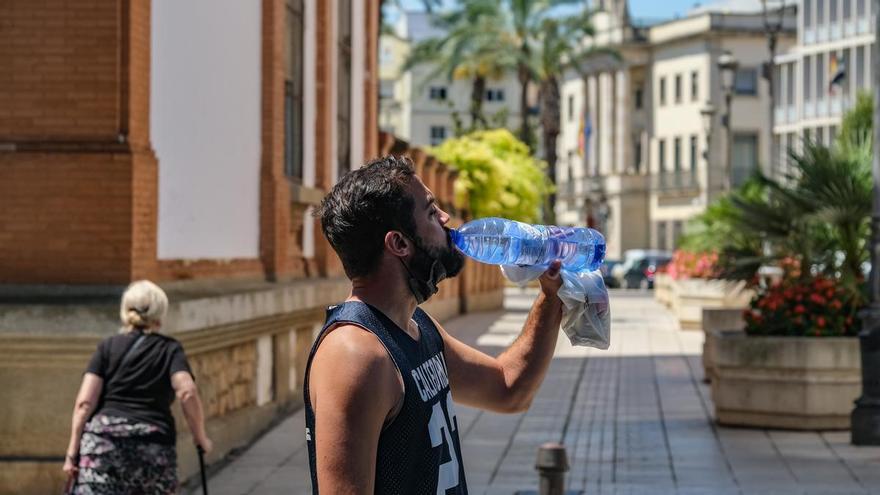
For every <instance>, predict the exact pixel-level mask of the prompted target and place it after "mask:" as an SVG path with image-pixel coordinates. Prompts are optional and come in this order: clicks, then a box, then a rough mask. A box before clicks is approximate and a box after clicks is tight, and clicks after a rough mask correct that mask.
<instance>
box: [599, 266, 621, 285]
mask: <svg viewBox="0 0 880 495" xmlns="http://www.w3.org/2000/svg"><path fill="white" fill-rule="evenodd" d="M619 264H620V260H605V262H604V263H602V266H600V267H599V271H600V272H602V279H603V280H605V287H608V288H609V289H619V288H620V281H619V280H617V278H615V277H614V275H612V272H613V271H614V267H615V266H617V265H619Z"/></svg>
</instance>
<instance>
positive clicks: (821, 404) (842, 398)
mask: <svg viewBox="0 0 880 495" xmlns="http://www.w3.org/2000/svg"><path fill="white" fill-rule="evenodd" d="M712 333H713V336H712V344H711V345H712V352H713V353H714V360H715V363H714V368H713V369H714V371H713V377H712V378H713V379H712V399H713V402H714V404H715V417H716V419H717V420H718V422H719V423H720V424H723V425H736V426H752V427H760V428H786V429H796V430H845V429H848V428H849V427H850V414H851V413H852V409H853V401H854V400H855V399H856V398H857V397H858V396H859V394H860V393H861V363H860V360H859V342H858V339H856V338H851V337H839V338H832V337H823V338H811V337H749V336H747V335H745V333H741V332H724V331H718V330H715V331H713V332H712Z"/></svg>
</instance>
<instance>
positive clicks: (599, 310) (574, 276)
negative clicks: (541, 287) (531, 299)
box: [501, 265, 611, 349]
mask: <svg viewBox="0 0 880 495" xmlns="http://www.w3.org/2000/svg"><path fill="white" fill-rule="evenodd" d="M546 270H547V269H546V268H544V267H540V266H516V265H504V266H502V267H501V273H502V274H504V276H505V277H506V278H507V280H510V281H511V282H513V283H515V284H517V285H519V286H520V287H524V286H525V285H526V284H528V283H529V282H531V281H532V280H535V279H536V278H538V277H540V276H541V274H543V273H544V272H545V271H546ZM559 275H560V276H561V277H562V287H560V288H559V293H558V294H559V299H560V300H562V306H563V309H562V330H563V331H564V332H565V334H566V335H568V340H569V341H571V345H575V346H589V347H595V348H597V349H608V345H609V344H610V343H611V305H610V303H609V300H608V289H607V288H606V287H605V280H603V279H602V274H601V273H600V272H599V271H598V270H595V271H592V272H569V271H567V270H560V271H559Z"/></svg>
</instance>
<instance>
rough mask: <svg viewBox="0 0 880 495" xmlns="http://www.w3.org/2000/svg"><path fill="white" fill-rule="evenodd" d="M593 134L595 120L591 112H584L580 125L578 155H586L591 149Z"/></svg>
mask: <svg viewBox="0 0 880 495" xmlns="http://www.w3.org/2000/svg"><path fill="white" fill-rule="evenodd" d="M592 134H593V122H592V121H591V120H590V114H589V113H586V112H585V113H584V115H583V116H582V117H581V122H580V125H579V126H578V155H580V156H584V155H586V154H587V153H589V150H590V136H591V135H592Z"/></svg>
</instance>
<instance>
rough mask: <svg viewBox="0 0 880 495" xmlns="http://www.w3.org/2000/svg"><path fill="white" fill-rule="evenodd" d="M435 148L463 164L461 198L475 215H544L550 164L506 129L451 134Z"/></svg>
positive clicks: (457, 194)
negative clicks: (547, 172)
mask: <svg viewBox="0 0 880 495" xmlns="http://www.w3.org/2000/svg"><path fill="white" fill-rule="evenodd" d="M430 153H432V154H433V155H434V156H436V157H437V158H438V159H439V160H441V161H443V162H445V163H447V164H448V165H450V166H452V167H453V168H455V169H456V170H458V172H459V176H458V180H457V181H456V184H455V197H456V203H457V204H458V206H459V207H463V208H466V209H467V210H469V211H470V212H471V214H472V215H473V217H474V218H482V217H493V216H497V217H504V218H510V219H513V220H519V221H522V222H529V223H534V222H537V221H539V220H540V219H541V206H542V205H543V204H544V200H545V198H546V196H547V195H548V194H549V193H550V192H551V191H552V185H551V184H550V182H549V181H548V180H547V176H546V172H545V168H546V164H545V163H544V162H543V161H541V160H538V159H536V158H534V157H532V155H531V153H530V151H529V147H528V146H527V145H526V144H525V143H523V142H522V141H519V140H518V139H516V137H515V136H514V135H513V134H512V133H511V132H510V131H508V130H507V129H494V130H489V131H476V132H473V133H470V134H467V135H465V136H462V137H459V138H453V139H448V140H446V141H444V142H443V143H442V144H441V145H440V146H437V147H435V148H431V149H430Z"/></svg>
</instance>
